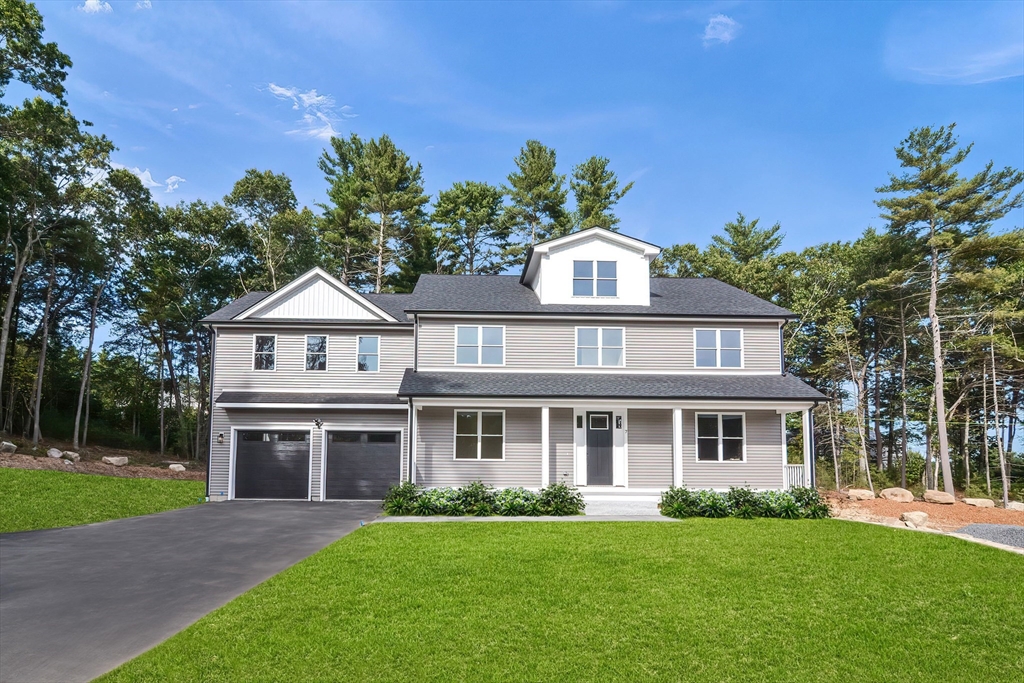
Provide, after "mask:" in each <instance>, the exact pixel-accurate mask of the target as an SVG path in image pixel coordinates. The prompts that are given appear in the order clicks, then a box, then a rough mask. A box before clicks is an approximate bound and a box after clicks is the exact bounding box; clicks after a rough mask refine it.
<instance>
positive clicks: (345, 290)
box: [233, 267, 398, 322]
mask: <svg viewBox="0 0 1024 683" xmlns="http://www.w3.org/2000/svg"><path fill="white" fill-rule="evenodd" d="M315 277H321V278H323V279H324V280H325V281H326V282H327V284H329V285H331V286H332V287H334V288H335V289H337V290H338V291H339V292H340V293H341V294H343V295H344V296H347V297H348V298H349V299H351V300H352V301H353V302H355V303H356V304H358V305H360V306H362V307H363V308H365V309H366V310H367V311H369V312H371V313H373V314H374V315H378V316H380V317H381V318H382V319H384V320H387V321H389V322H398V321H397V320H396V319H395V318H393V317H392V316H391V315H390V314H389V313H388V312H387V311H385V310H384V309H382V308H379V307H377V306H375V305H373V304H372V303H370V302H369V301H367V300H366V299H364V298H363V297H362V296H360V295H359V293H358V292H356V291H354V290H353V289H351V288H349V287H347V286H345V285H343V284H342V283H341V281H340V280H338V279H337V278H335V277H334V276H333V275H331V274H330V273H328V272H327V271H326V270H324V269H323V268H320V267H315V268H311V269H310V270H307V271H306V272H305V273H303V274H302V275H300V276H299V277H297V278H295V279H294V280H292V281H291V282H289V283H288V284H287V285H285V286H284V287H282V288H281V289H279V290H277V291H276V292H274V293H273V294H271V295H270V296H268V297H266V298H265V299H263V300H261V301H258V302H256V303H255V304H253V305H252V306H250V307H249V308H247V309H245V310H244V311H242V313H240V314H239V315H236V316H235V317H234V318H233V320H247V319H250V318H249V316H251V315H252V314H253V313H255V312H256V311H260V310H262V309H264V308H266V307H267V306H268V305H269V304H272V303H276V302H277V301H279V300H281V299H284V298H287V297H288V295H289V294H290V293H291V292H292V290H295V289H299V288H300V287H302V285H304V284H305V283H306V282H308V281H309V280H312V279H313V278H315ZM257 319H258V318H257Z"/></svg>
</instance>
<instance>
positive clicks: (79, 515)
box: [0, 467, 206, 533]
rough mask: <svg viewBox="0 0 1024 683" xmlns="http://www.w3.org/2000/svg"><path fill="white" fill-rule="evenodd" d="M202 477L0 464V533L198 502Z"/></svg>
mask: <svg viewBox="0 0 1024 683" xmlns="http://www.w3.org/2000/svg"><path fill="white" fill-rule="evenodd" d="M205 496H206V484H204V483H203V482H200V481H180V480H170V479H128V478H124V477H105V476H102V475H97V474H75V473H72V472H54V471H53V470H21V469H15V468H12V467H0V532H4V533H6V532H8V531H26V530H29V529H50V528H53V527H61V526H74V525H77V524H89V523H92V522H102V521H104V520H108V519H120V518H121V517H134V516H136V515H147V514H149V513H151V512H160V511H162V510H171V509H174V508H180V507H185V506H186V505H192V504H194V503H198V502H199V501H200V500H202V499H203V498H204V497H205Z"/></svg>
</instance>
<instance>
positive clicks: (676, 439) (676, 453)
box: [672, 408, 683, 486]
mask: <svg viewBox="0 0 1024 683" xmlns="http://www.w3.org/2000/svg"><path fill="white" fill-rule="evenodd" d="M672 483H673V484H674V485H675V486H682V485H683V409H682V408H673V409H672Z"/></svg>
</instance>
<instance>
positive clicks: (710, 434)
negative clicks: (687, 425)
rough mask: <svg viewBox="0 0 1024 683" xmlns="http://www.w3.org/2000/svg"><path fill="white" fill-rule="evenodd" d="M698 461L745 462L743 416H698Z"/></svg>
mask: <svg viewBox="0 0 1024 683" xmlns="http://www.w3.org/2000/svg"><path fill="white" fill-rule="evenodd" d="M697 460H707V461H713V462H714V461H719V462H721V461H727V460H743V415H742V414H740V415H705V414H698V415H697Z"/></svg>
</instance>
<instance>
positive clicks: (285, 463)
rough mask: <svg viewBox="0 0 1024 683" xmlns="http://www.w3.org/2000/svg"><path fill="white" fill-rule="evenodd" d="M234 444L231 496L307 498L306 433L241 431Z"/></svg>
mask: <svg viewBox="0 0 1024 683" xmlns="http://www.w3.org/2000/svg"><path fill="white" fill-rule="evenodd" d="M237 438H238V442H237V444H236V445H235V498H279V499H297V500H308V499H309V432H264V431H256V430H253V431H244V432H238V433H237Z"/></svg>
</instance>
